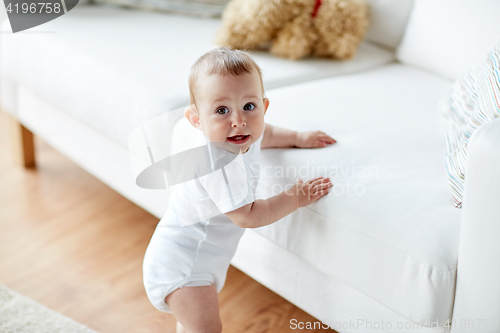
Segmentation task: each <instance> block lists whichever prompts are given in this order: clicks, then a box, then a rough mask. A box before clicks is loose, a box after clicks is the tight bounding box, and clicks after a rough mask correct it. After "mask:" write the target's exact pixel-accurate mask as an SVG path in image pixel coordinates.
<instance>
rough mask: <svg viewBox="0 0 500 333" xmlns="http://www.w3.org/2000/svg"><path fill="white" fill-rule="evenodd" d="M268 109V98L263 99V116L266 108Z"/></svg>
mask: <svg viewBox="0 0 500 333" xmlns="http://www.w3.org/2000/svg"><path fill="white" fill-rule="evenodd" d="M268 107H269V98H267V97H265V98H264V114H266V111H267V108H268Z"/></svg>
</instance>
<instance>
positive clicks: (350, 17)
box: [215, 0, 369, 60]
mask: <svg viewBox="0 0 500 333" xmlns="http://www.w3.org/2000/svg"><path fill="white" fill-rule="evenodd" d="M368 22H369V8H368V4H367V3H366V2H365V1H364V0H231V1H230V2H229V3H228V4H227V7H226V8H225V9H224V12H223V14H222V24H221V26H220V27H219V30H218V31H217V34H216V37H215V43H217V44H219V45H221V46H229V47H233V48H237V49H248V50H251V49H257V50H267V49H269V51H270V52H271V53H273V54H275V55H277V56H280V57H285V58H288V59H292V60H297V59H300V58H303V57H306V56H318V57H330V58H335V59H349V58H352V57H353V56H354V55H355V54H356V50H357V48H358V44H359V43H360V42H361V40H362V39H363V36H364V34H365V31H366V29H367V27H368Z"/></svg>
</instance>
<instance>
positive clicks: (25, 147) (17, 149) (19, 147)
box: [9, 116, 36, 168]
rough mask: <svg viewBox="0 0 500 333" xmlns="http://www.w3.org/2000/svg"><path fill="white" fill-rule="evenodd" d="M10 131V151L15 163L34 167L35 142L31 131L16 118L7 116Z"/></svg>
mask: <svg viewBox="0 0 500 333" xmlns="http://www.w3.org/2000/svg"><path fill="white" fill-rule="evenodd" d="M9 118H10V127H11V133H12V140H11V141H12V151H13V152H14V160H15V161H16V163H17V164H20V165H22V166H23V167H25V168H34V167H35V166H36V164H35V144H34V143H35V142H34V137H33V133H31V132H30V131H29V130H28V129H27V128H26V127H24V126H23V125H22V124H21V123H20V122H19V121H18V120H17V119H16V118H14V117H12V116H9Z"/></svg>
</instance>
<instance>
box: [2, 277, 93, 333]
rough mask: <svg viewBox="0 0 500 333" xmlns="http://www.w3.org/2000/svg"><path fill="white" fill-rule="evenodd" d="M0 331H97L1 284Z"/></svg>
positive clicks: (22, 332)
mask: <svg viewBox="0 0 500 333" xmlns="http://www.w3.org/2000/svg"><path fill="white" fill-rule="evenodd" d="M0 332H2V333H97V332H96V331H94V330H91V329H90V328H88V327H87V326H84V325H82V324H79V323H77V322H76V321H74V320H72V319H70V318H68V317H65V316H63V315H62V314H60V313H57V312H56V311H54V310H51V309H49V308H47V307H46V306H44V305H42V304H40V303H37V302H35V301H34V300H32V299H30V298H28V297H26V296H23V295H21V294H18V293H17V292H15V291H13V290H11V289H9V288H7V287H6V286H4V285H1V284H0Z"/></svg>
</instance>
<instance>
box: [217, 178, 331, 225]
mask: <svg viewBox="0 0 500 333" xmlns="http://www.w3.org/2000/svg"><path fill="white" fill-rule="evenodd" d="M331 186H332V183H331V182H330V179H329V178H323V177H319V178H315V179H311V180H309V181H307V182H305V183H304V182H302V180H300V179H299V180H298V181H297V182H296V183H295V184H294V185H293V186H292V187H291V188H290V189H288V190H286V191H283V192H281V193H279V194H277V195H275V196H273V197H271V198H269V199H266V200H255V201H254V202H252V203H250V204H248V205H246V206H243V207H241V208H238V209H236V210H233V211H231V212H228V213H226V216H227V217H229V219H230V220H231V221H233V222H234V223H235V224H237V225H238V226H240V227H242V228H258V227H262V226H265V225H268V224H271V223H274V222H276V221H278V220H280V219H282V218H283V217H285V216H287V215H288V214H290V213H293V212H294V211H295V210H296V209H297V208H299V207H304V206H307V205H309V204H311V203H313V202H315V201H316V200H318V199H319V198H321V197H322V196H324V195H326V194H328V192H329V191H330V187H331Z"/></svg>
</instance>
